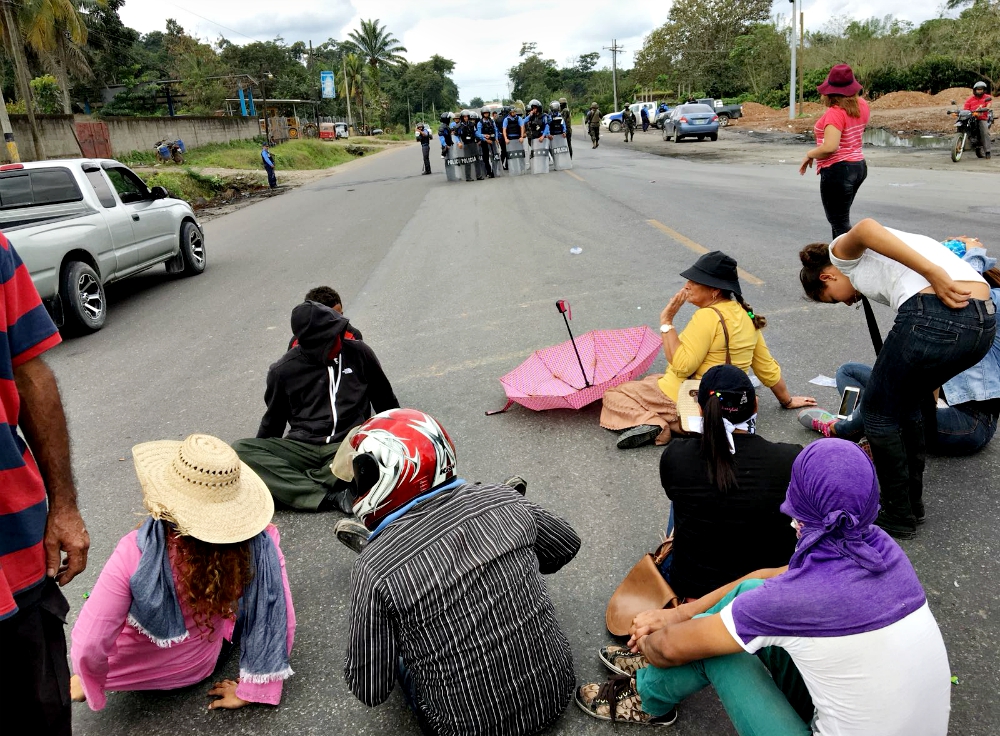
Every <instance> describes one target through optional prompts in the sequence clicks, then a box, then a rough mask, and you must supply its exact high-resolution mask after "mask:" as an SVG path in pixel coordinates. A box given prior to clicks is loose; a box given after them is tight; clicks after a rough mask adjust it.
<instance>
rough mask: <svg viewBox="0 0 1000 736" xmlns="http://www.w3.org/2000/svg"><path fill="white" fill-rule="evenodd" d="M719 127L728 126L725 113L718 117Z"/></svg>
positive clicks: (727, 117) (727, 118)
mask: <svg viewBox="0 0 1000 736" xmlns="http://www.w3.org/2000/svg"><path fill="white" fill-rule="evenodd" d="M719 125H720V126H722V127H723V128H725V127H726V126H727V125H729V116H728V115H726V114H725V113H723V114H722V115H720V116H719Z"/></svg>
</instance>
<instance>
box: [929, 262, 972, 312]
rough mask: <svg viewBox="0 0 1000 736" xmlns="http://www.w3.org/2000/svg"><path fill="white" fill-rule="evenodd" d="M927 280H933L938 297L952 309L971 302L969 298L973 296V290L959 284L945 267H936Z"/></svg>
mask: <svg viewBox="0 0 1000 736" xmlns="http://www.w3.org/2000/svg"><path fill="white" fill-rule="evenodd" d="M927 280H928V281H930V282H931V286H932V287H933V288H934V293H935V294H937V295H938V299H940V300H941V301H943V302H944V303H945V305H946V306H948V307H950V308H952V309H961V308H962V307H964V306H965V305H966V304H968V303H969V299H970V298H971V297H972V292H971V291H968V290H967V289H965V288H963V287H961V286H959V285H958V283H957V282H956V281H955V280H954V279H952V278H951V277H950V276H948V273H947V271H945V270H944V269H943V268H936V269H934V272H933V273H932V274H930V276H928V277H927Z"/></svg>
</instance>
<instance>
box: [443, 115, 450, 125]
mask: <svg viewBox="0 0 1000 736" xmlns="http://www.w3.org/2000/svg"><path fill="white" fill-rule="evenodd" d="M450 120H451V113H450V112H443V113H441V122H442V123H444V124H445V125H447V124H448V122H449V121H450Z"/></svg>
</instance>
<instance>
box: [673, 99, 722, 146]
mask: <svg viewBox="0 0 1000 736" xmlns="http://www.w3.org/2000/svg"><path fill="white" fill-rule="evenodd" d="M683 138H697V139H698V140H699V141H703V140H705V139H706V138H708V139H709V140H713V141H715V140H718V139H719V116H718V115H716V114H715V110H714V109H712V108H711V107H709V106H708V105H700V104H692V105H678V106H677V107H675V108H674V109H673V110H672V111H671V113H670V115H669V116H668V117H667V118H666V119H665V120H664V121H663V140H665V141H668V140H671V139H673V141H674V143H680V142H681V139H683Z"/></svg>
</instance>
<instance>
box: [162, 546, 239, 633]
mask: <svg viewBox="0 0 1000 736" xmlns="http://www.w3.org/2000/svg"><path fill="white" fill-rule="evenodd" d="M169 544H170V552H171V555H170V557H171V561H172V562H173V564H174V569H175V571H176V573H177V582H178V586H177V595H178V598H181V599H184V600H186V601H187V604H188V607H189V608H190V609H191V611H192V612H193V614H194V620H195V623H196V624H197V625H198V626H199V627H200V628H202V629H204V630H207V631H208V632H209V633H214V631H215V625H214V623H213V621H214V619H215V618H216V617H217V616H218V617H221V618H235V617H236V612H237V604H238V601H239V599H240V597H241V596H242V595H243V590H244V588H246V586H247V584H248V583H249V582H250V581H251V580H252V579H253V568H252V567H251V564H250V563H251V560H250V557H251V555H250V541H249V540H247V541H245V542H237V543H235V544H211V543H209V542H203V541H201V540H200V539H195V538H194V537H185V536H180V535H178V534H177V533H176V532H175V531H172V532H171V534H170V542H169Z"/></svg>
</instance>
